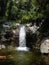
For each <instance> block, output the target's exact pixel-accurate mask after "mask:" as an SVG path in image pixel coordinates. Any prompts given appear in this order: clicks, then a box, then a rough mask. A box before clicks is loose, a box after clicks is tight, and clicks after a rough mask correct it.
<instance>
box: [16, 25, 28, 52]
mask: <svg viewBox="0 0 49 65" xmlns="http://www.w3.org/2000/svg"><path fill="white" fill-rule="evenodd" d="M16 50H17V51H29V48H28V47H26V30H25V26H23V25H22V26H21V27H20V32H19V47H17V48H16Z"/></svg>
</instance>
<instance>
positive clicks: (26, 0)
mask: <svg viewBox="0 0 49 65" xmlns="http://www.w3.org/2000/svg"><path fill="white" fill-rule="evenodd" d="M4 2H5V3H6V5H5V4H4V5H5V6H3V4H2V6H3V7H4V8H2V9H3V11H4V12H1V13H3V14H5V15H3V17H4V18H6V20H7V19H8V20H16V22H24V21H26V20H30V19H36V18H42V17H43V16H46V15H48V14H49V4H48V3H47V2H48V0H41V1H40V0H7V1H6V0H4V1H3V3H4ZM1 3H2V2H1Z"/></svg>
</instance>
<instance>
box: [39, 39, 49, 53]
mask: <svg viewBox="0 0 49 65" xmlns="http://www.w3.org/2000/svg"><path fill="white" fill-rule="evenodd" d="M40 51H41V53H49V39H47V38H46V39H45V40H43V41H42V43H41V46H40Z"/></svg>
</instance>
